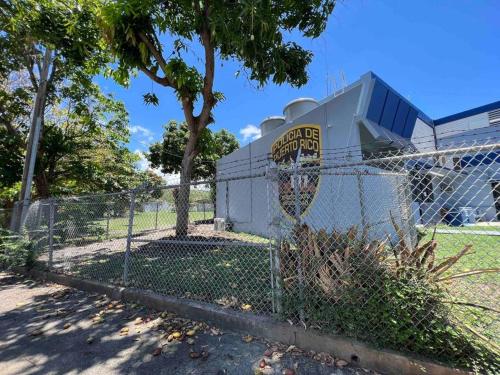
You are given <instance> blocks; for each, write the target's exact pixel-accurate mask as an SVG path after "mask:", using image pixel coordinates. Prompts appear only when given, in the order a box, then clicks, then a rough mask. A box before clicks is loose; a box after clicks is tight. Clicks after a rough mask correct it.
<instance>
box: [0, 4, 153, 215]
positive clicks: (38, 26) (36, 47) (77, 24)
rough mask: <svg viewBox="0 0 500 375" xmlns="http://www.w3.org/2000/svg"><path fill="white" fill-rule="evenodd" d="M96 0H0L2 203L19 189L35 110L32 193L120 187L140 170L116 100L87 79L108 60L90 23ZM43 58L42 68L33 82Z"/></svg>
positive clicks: (132, 182) (135, 179)
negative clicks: (37, 128)
mask: <svg viewBox="0 0 500 375" xmlns="http://www.w3.org/2000/svg"><path fill="white" fill-rule="evenodd" d="M101 4H102V3H101V2H99V1H94V0H78V1H76V0H74V1H60V0H41V1H32V0H9V1H7V0H0V33H1V38H0V49H1V50H2V54H0V202H1V205H2V206H10V205H12V202H13V200H14V199H16V195H19V191H20V185H21V178H22V171H23V164H24V165H26V163H23V159H25V155H26V154H27V153H28V151H29V150H28V144H29V139H30V137H29V133H30V131H31V130H32V129H33V120H34V119H35V118H40V124H41V129H40V139H39V142H38V144H39V146H38V147H37V148H36V164H35V166H34V176H33V181H34V194H35V196H36V197H37V198H45V197H48V196H52V195H65V194H80V193H85V192H99V191H117V190H122V189H128V188H132V187H136V186H137V185H139V184H140V183H141V182H142V180H143V179H144V178H146V174H145V173H138V172H137V170H136V169H135V165H134V163H135V162H136V161H137V156H136V155H134V154H133V153H132V152H130V151H129V150H128V149H127V147H126V143H127V142H128V140H129V131H128V126H129V124H128V114H127V112H126V110H125V108H124V106H123V104H122V103H121V102H118V101H116V100H114V99H113V98H112V97H110V96H107V95H105V94H103V93H102V92H101V90H100V88H99V87H98V86H97V85H96V84H94V83H93V78H94V76H95V75H96V74H98V73H99V72H100V71H101V69H103V68H104V66H105V64H106V63H107V62H108V61H110V56H109V54H108V52H107V51H106V50H105V48H103V43H102V38H101V33H100V30H99V27H98V24H97V17H96V15H97V8H98V7H99V6H100V5H101ZM45 57H47V59H45ZM44 63H47V66H45V68H46V69H47V72H48V74H47V79H46V82H45V89H44V90H41V87H42V84H41V82H42V81H43V79H42V71H43V70H44ZM37 98H38V99H40V100H38V103H39V105H38V106H36V105H35V104H36V103H35V102H36V101H37ZM35 108H36V111H35ZM30 117H31V119H30ZM25 169H26V168H25Z"/></svg>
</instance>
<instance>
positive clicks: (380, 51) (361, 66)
mask: <svg viewBox="0 0 500 375" xmlns="http://www.w3.org/2000/svg"><path fill="white" fill-rule="evenodd" d="M499 5H500V4H499V2H498V0H490V1H487V0H469V1H466V0H446V1H445V0H441V1H435V0H434V1H432V0H421V1H401V0H392V1H389V0H386V1H376V0H345V1H340V2H339V3H338V5H337V7H336V8H335V10H334V12H333V14H332V16H331V18H330V20H329V22H328V27H327V30H326V31H325V33H324V34H323V35H322V36H321V37H320V38H318V39H316V40H300V42H301V44H302V45H303V46H304V47H305V48H307V49H310V50H311V51H313V53H314V59H313V63H312V64H311V65H310V66H309V67H308V72H309V76H310V80H309V83H308V84H307V85H306V86H304V87H302V88H300V89H295V88H292V87H290V86H288V85H282V86H276V85H273V84H269V85H268V86H266V87H265V88H263V89H258V88H257V87H256V85H255V84H254V83H251V82H249V81H248V80H247V79H246V78H245V76H244V75H243V74H241V75H240V76H239V77H238V78H236V77H235V73H236V72H237V71H238V69H239V66H238V64H236V63H233V62H224V64H223V66H222V67H221V66H220V65H218V66H217V68H216V79H215V86H216V89H217V90H219V91H222V92H223V93H224V94H225V95H226V100H225V101H224V102H223V103H221V104H219V105H218V106H217V108H216V109H215V118H216V123H215V124H214V125H213V126H212V129H214V130H218V129H221V128H225V129H228V130H230V131H231V132H233V133H234V134H236V135H237V136H238V138H239V139H240V142H241V143H242V144H243V143H247V142H248V141H249V140H250V139H251V137H252V136H253V135H254V134H253V133H252V132H251V131H249V130H252V129H253V128H252V127H251V125H254V126H258V125H259V123H260V122H261V120H262V119H263V118H265V117H267V116H270V115H280V114H281V113H282V108H283V106H284V105H285V104H286V103H287V102H288V101H290V100H292V99H294V98H297V97H301V96H307V97H314V98H316V99H322V98H323V97H325V96H326V95H327V93H332V90H333V88H334V81H335V84H336V85H337V87H338V86H339V85H341V83H342V80H341V72H343V75H344V76H345V79H346V81H347V83H351V82H353V81H355V80H357V79H358V78H359V77H360V76H361V75H362V74H363V73H365V72H367V71H369V70H371V71H373V72H375V73H376V74H378V75H379V76H380V77H381V78H382V79H383V80H385V81H386V82H387V83H388V84H390V85H391V86H392V87H394V88H395V89H396V90H397V91H399V92H400V93H401V94H402V95H404V96H405V97H407V98H408V99H409V100H411V101H412V102H413V103H414V104H415V105H417V106H418V107H419V108H420V109H421V110H423V111H424V112H425V113H426V114H427V115H429V116H430V117H431V118H439V117H443V116H446V115H450V114H453V113H456V112H460V111H463V110H466V109H469V108H473V107H476V106H479V105H483V104H487V103H490V102H493V101H497V100H500V49H499V48H498V47H499V41H500V21H499V19H500V6H499ZM195 55H196V53H194V54H193V56H192V58H193V61H194V60H195V59H196V56H195ZM327 77H329V79H327ZM98 82H99V83H100V84H101V87H102V88H103V90H104V91H105V92H110V93H113V94H114V96H115V97H116V98H117V99H120V100H122V101H123V102H124V103H125V105H126V107H127V110H128V112H129V115H130V123H131V130H132V139H131V142H130V145H129V147H130V149H131V150H133V151H146V150H147V148H148V144H149V143H151V142H153V141H157V140H160V139H161V135H162V127H163V124H165V123H166V122H167V121H168V120H170V119H178V120H183V114H182V111H181V108H180V105H179V103H178V102H177V101H176V99H175V95H174V94H173V91H171V90H169V89H166V88H163V87H160V86H158V85H156V84H153V83H152V82H151V81H150V80H149V79H148V78H147V77H145V76H144V75H142V74H139V75H138V76H137V78H134V79H133V80H132V83H131V85H130V87H129V88H128V89H125V88H122V87H120V86H118V85H116V84H114V83H113V82H112V81H111V80H105V79H104V78H99V79H98ZM149 91H153V92H154V93H155V94H156V95H157V96H158V97H159V99H160V105H159V106H158V107H151V106H146V105H144V104H143V100H142V95H143V94H144V93H146V92H149ZM244 129H246V130H247V133H248V134H246V133H242V131H245V130H244ZM244 134H246V135H247V136H246V137H245V135H244Z"/></svg>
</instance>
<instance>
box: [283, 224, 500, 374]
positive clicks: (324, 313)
mask: <svg viewBox="0 0 500 375" xmlns="http://www.w3.org/2000/svg"><path fill="white" fill-rule="evenodd" d="M358 238H359V236H357V233H356V231H355V230H354V229H352V230H351V231H349V232H348V233H332V234H326V232H324V231H319V232H312V231H311V230H309V228H307V227H306V226H303V227H300V228H296V229H295V232H294V234H293V245H292V244H291V243H284V244H283V245H282V248H281V254H280V258H281V267H282V271H281V274H282V277H283V292H284V293H283V299H282V303H283V310H284V315H285V317H287V318H288V317H298V316H301V315H302V316H304V317H305V319H306V323H308V324H309V325H310V326H313V327H314V326H316V327H319V328H320V329H323V330H326V331H329V332H332V333H335V334H341V335H346V336H350V337H354V338H357V339H360V340H362V341H365V342H370V343H372V344H374V345H375V346H377V347H381V348H386V349H395V350H401V351H408V352H411V353H416V354H421V355H423V356H426V357H428V358H432V359H436V360H440V361H443V362H445V363H447V364H450V365H452V366H458V367H462V368H468V369H472V370H477V371H479V372H481V373H498V372H499V370H500V367H499V363H498V359H497V355H496V353H495V352H494V349H493V348H492V347H490V346H489V345H487V343H485V342H483V341H480V340H478V338H477V337H475V336H473V335H471V334H470V332H467V331H466V330H465V329H464V328H463V327H462V325H460V324H459V322H457V321H456V320H455V319H454V317H453V314H452V311H451V310H450V305H449V304H446V303H444V302H443V301H444V300H449V295H448V291H447V289H446V287H445V286H444V285H443V283H440V282H437V281H436V279H435V278H434V276H435V273H433V272H429V273H424V272H418V271H419V270H418V269H417V268H415V267H414V266H413V263H411V264H410V262H409V261H406V258H409V259H412V260H415V259H418V258H415V259H414V257H412V256H411V255H412V254H411V253H409V254H408V255H406V258H405V257H401V256H400V255H398V256H396V257H393V256H392V255H391V254H393V253H394V251H396V252H397V251H399V250H398V249H394V248H391V247H390V246H388V245H387V244H386V243H383V242H372V243H369V244H367V243H364V242H363V241H360V240H359V239H358ZM435 247H436V244H433V246H430V245H425V246H422V247H420V248H417V250H418V249H420V250H419V253H424V250H425V249H430V250H432V249H434V248H435ZM299 254H300V257H299ZM456 259H458V257H457V258H456ZM447 262H448V264H452V261H451V260H449V261H447ZM299 264H300V265H301V268H302V274H303V276H302V277H300V276H299V272H298V268H299V267H298V265H299ZM410 266H411V267H410ZM301 278H302V280H303V281H302V283H301V282H300V279H301Z"/></svg>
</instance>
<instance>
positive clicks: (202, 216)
mask: <svg viewBox="0 0 500 375" xmlns="http://www.w3.org/2000/svg"><path fill="white" fill-rule="evenodd" d="M213 217H214V213H213V211H206V212H205V213H203V212H189V221H190V222H191V223H193V222H195V221H197V220H209V219H213ZM176 219H177V214H176V213H175V212H169V211H159V212H158V219H156V212H136V213H135V214H134V233H138V232H142V231H145V230H152V229H156V223H158V226H157V227H158V228H167V227H172V226H174V225H175V221H176ZM128 221H129V218H128V216H127V217H117V218H111V219H109V232H110V238H113V237H120V235H119V233H120V232H123V233H125V234H126V233H127V228H128ZM96 223H97V224H98V225H99V226H100V227H101V228H102V229H103V230H104V231H106V228H107V220H106V219H101V220H99V221H97V222H96ZM113 233H114V234H115V235H113Z"/></svg>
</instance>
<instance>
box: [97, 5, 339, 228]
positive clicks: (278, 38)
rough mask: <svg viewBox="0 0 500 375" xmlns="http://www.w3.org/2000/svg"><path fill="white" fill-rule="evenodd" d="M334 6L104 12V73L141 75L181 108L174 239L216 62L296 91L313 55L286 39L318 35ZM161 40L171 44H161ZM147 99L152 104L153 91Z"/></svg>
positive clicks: (184, 214) (217, 96) (184, 212)
mask: <svg viewBox="0 0 500 375" xmlns="http://www.w3.org/2000/svg"><path fill="white" fill-rule="evenodd" d="M334 6H335V1H334V0H311V1H303V0H290V1H281V0H274V1H273V0H244V1H235V0H199V1H191V0H178V1H177V0H176V1H171V0H146V1H143V0H117V1H113V2H110V3H108V4H107V5H106V6H105V7H104V8H103V10H102V13H101V17H100V18H101V25H102V29H103V31H104V35H105V37H106V40H107V42H108V44H109V46H110V49H111V51H112V53H113V54H114V56H115V57H116V62H117V67H116V69H114V70H113V71H112V72H111V73H110V74H111V75H112V76H113V77H114V78H115V79H116V80H117V81H118V82H119V83H122V84H124V85H127V84H128V83H129V77H130V74H132V72H134V71H136V70H139V71H141V72H142V73H144V74H145V75H146V76H148V77H149V78H150V79H151V80H152V81H153V82H155V83H157V84H158V85H160V86H162V87H165V88H169V89H172V90H173V91H174V92H175V94H176V96H177V98H178V100H179V102H180V103H181V105H182V109H183V112H184V116H185V121H186V124H187V128H188V131H189V136H188V139H187V142H186V145H185V147H184V151H183V159H182V168H181V184H182V187H181V188H180V190H179V202H180V204H181V206H180V207H179V208H180V211H179V212H178V215H177V227H176V231H177V234H178V235H186V233H187V224H188V208H189V186H188V183H189V182H190V181H191V179H192V177H193V176H192V170H193V165H194V160H195V158H196V156H197V155H198V154H199V152H200V150H199V148H198V146H199V142H198V140H199V138H200V137H202V133H203V130H204V129H205V128H206V127H207V126H208V125H209V124H211V123H212V122H213V121H214V114H213V109H214V107H215V106H216V104H217V102H218V101H220V100H222V99H223V94H222V93H220V92H217V91H216V90H215V88H214V85H215V70H216V58H218V59H220V60H227V59H233V60H236V61H239V62H240V63H241V66H242V68H243V69H245V70H247V71H248V72H249V77H250V79H252V80H255V81H257V82H258V84H259V85H264V84H266V83H267V82H268V81H270V80H271V81H272V82H274V83H276V84H283V83H288V84H291V85H293V86H301V85H303V84H305V83H306V82H307V78H308V77H307V71H306V68H307V65H308V64H309V63H310V62H311V60H312V54H311V52H310V51H307V50H305V49H304V48H302V47H301V46H300V45H298V44H297V43H295V42H293V41H290V40H287V36H289V35H290V33H291V32H293V31H295V32H299V33H300V34H302V35H303V36H305V37H309V38H315V37H318V36H319V35H320V34H321V33H322V32H323V30H324V29H325V27H326V21H327V18H328V16H329V15H330V14H331V12H332V11H333V9H334ZM167 35H169V36H171V37H172V39H173V42H172V43H171V44H169V45H164V44H163V43H162V41H163V40H164V39H165V37H166V36H167ZM189 43H198V44H199V46H200V47H201V48H202V51H203V53H202V57H201V63H200V64H199V65H200V66H192V65H189V64H188V63H187V62H186V61H187V59H186V49H187V48H186V45H187V44H189ZM145 100H146V102H149V103H152V104H157V102H158V99H157V98H156V96H155V95H154V94H152V93H148V94H146V96H145Z"/></svg>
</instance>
